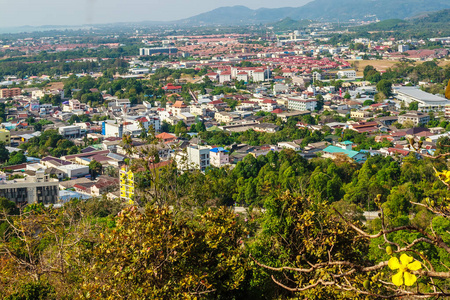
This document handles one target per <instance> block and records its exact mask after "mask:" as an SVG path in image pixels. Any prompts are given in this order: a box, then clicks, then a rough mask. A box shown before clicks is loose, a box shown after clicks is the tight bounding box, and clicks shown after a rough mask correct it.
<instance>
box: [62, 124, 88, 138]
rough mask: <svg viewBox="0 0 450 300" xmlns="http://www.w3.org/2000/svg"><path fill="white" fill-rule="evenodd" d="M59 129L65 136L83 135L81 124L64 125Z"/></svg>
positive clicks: (77, 136)
mask: <svg viewBox="0 0 450 300" xmlns="http://www.w3.org/2000/svg"><path fill="white" fill-rule="evenodd" d="M58 131H59V134H60V135H62V136H63V137H65V138H79V137H81V135H82V132H81V127H80V126H73V125H72V126H63V127H59V128H58Z"/></svg>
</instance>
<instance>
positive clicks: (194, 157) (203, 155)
mask: <svg viewBox="0 0 450 300" xmlns="http://www.w3.org/2000/svg"><path fill="white" fill-rule="evenodd" d="M209 150H210V149H209V148H208V147H204V146H200V145H190V146H189V147H187V154H188V163H189V164H193V165H195V167H196V168H199V169H200V171H205V169H206V168H207V167H209V166H210V161H209Z"/></svg>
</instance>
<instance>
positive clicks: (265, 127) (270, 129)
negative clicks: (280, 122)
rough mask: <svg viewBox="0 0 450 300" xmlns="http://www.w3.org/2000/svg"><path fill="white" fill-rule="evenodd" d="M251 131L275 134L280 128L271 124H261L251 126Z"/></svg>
mask: <svg viewBox="0 0 450 300" xmlns="http://www.w3.org/2000/svg"><path fill="white" fill-rule="evenodd" d="M253 130H254V131H259V132H267V133H275V132H277V131H278V130H280V126H277V125H275V124H272V123H261V124H255V125H253Z"/></svg>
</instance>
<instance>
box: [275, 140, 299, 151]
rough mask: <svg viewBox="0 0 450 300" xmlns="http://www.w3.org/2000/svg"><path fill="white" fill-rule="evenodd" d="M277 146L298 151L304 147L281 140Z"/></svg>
mask: <svg viewBox="0 0 450 300" xmlns="http://www.w3.org/2000/svg"><path fill="white" fill-rule="evenodd" d="M277 146H278V148H281V149H291V150H294V151H296V152H297V151H300V150H302V148H301V147H300V146H299V145H297V144H296V143H294V142H279V143H278V145H277Z"/></svg>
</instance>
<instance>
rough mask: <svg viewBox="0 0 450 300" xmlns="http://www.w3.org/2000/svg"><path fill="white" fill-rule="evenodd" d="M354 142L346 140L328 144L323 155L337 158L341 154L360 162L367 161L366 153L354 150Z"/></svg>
mask: <svg viewBox="0 0 450 300" xmlns="http://www.w3.org/2000/svg"><path fill="white" fill-rule="evenodd" d="M352 145H353V143H352V142H350V141H345V142H342V143H337V144H336V145H335V146H328V147H326V148H325V149H323V150H322V153H323V154H322V157H324V158H331V159H335V158H336V157H338V156H339V155H345V156H347V157H349V158H351V159H353V160H355V161H356V162H358V163H363V162H365V161H366V155H365V154H363V153H361V152H359V151H354V150H352Z"/></svg>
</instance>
